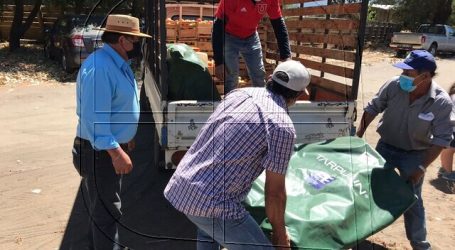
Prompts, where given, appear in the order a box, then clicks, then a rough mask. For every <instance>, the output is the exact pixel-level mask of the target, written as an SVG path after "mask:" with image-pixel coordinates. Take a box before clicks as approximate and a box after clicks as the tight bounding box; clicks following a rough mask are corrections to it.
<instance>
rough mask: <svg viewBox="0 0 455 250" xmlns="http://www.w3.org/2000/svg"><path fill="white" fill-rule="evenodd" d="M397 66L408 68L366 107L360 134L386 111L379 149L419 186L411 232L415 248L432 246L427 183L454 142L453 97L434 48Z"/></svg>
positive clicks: (408, 221)
mask: <svg viewBox="0 0 455 250" xmlns="http://www.w3.org/2000/svg"><path fill="white" fill-rule="evenodd" d="M394 66H395V67H397V68H399V69H402V70H403V72H402V73H401V75H400V76H399V77H394V78H392V79H391V80H389V81H387V82H386V83H385V84H384V86H382V87H381V89H380V90H379V92H378V93H377V94H376V96H375V97H373V99H372V100H371V101H370V102H369V103H368V105H367V106H366V107H365V112H364V113H363V116H362V120H361V122H360V126H359V130H358V132H357V135H358V136H359V137H362V136H363V134H364V133H365V130H366V128H367V127H368V125H369V124H370V123H371V122H372V121H373V119H374V118H375V117H376V116H377V115H378V114H379V113H382V112H384V115H383V116H382V119H381V121H380V122H379V124H378V128H377V132H378V133H379V135H380V136H381V138H380V139H379V142H378V145H377V147H376V150H377V151H378V152H379V153H380V154H381V155H382V157H384V159H385V160H386V164H385V167H386V168H397V169H398V170H399V172H400V175H401V177H402V178H403V179H405V180H407V181H409V182H411V183H412V184H413V187H414V192H415V194H416V195H417V197H418V200H417V202H416V203H415V204H414V205H412V207H411V208H409V209H408V210H407V211H406V212H405V213H404V224H405V229H406V236H407V237H408V240H409V241H410V244H411V246H412V249H414V250H429V249H431V245H430V242H428V240H427V229H426V225H425V209H424V207H423V200H422V184H423V178H424V176H425V172H426V169H427V168H428V166H429V165H430V164H431V162H433V161H434V160H435V159H436V157H438V155H439V153H440V152H441V150H442V149H443V148H445V147H448V146H449V144H450V141H451V140H452V123H451V114H452V100H451V99H450V97H449V95H448V94H447V93H446V92H445V91H444V90H443V89H442V88H441V87H439V86H438V84H436V82H434V81H433V77H434V75H435V71H436V62H435V59H434V57H433V56H432V55H431V54H430V53H429V52H428V51H425V50H415V51H412V52H411V53H410V54H409V56H408V57H407V58H406V60H404V62H401V63H397V64H395V65H394Z"/></svg>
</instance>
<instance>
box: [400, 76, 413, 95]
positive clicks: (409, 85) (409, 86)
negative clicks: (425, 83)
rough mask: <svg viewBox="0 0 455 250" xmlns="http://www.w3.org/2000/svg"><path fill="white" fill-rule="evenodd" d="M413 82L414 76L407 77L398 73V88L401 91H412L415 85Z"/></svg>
mask: <svg viewBox="0 0 455 250" xmlns="http://www.w3.org/2000/svg"><path fill="white" fill-rule="evenodd" d="M413 82H414V78H412V77H409V76H404V75H400V88H401V89H402V90H403V91H406V92H408V93H410V92H412V91H414V90H415V89H416V86H414V84H413Z"/></svg>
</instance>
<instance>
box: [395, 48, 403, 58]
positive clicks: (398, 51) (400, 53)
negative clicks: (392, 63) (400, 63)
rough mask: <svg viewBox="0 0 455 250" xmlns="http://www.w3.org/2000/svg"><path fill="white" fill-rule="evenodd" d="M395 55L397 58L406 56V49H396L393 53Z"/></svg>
mask: <svg viewBox="0 0 455 250" xmlns="http://www.w3.org/2000/svg"><path fill="white" fill-rule="evenodd" d="M395 56H396V57H398V58H403V57H405V56H406V50H397V52H396V53H395Z"/></svg>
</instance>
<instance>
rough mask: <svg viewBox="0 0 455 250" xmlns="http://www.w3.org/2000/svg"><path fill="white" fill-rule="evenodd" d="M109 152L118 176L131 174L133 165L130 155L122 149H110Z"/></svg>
mask: <svg viewBox="0 0 455 250" xmlns="http://www.w3.org/2000/svg"><path fill="white" fill-rule="evenodd" d="M107 152H108V153H109V155H110V156H111V159H112V165H114V169H115V173H116V174H119V175H120V174H128V173H129V172H131V170H132V169H133V163H132V162H131V159H130V157H129V156H128V154H126V153H125V151H123V149H122V148H121V147H118V148H115V149H109V150H108V151H107Z"/></svg>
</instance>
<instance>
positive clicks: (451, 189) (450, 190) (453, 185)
mask: <svg viewBox="0 0 455 250" xmlns="http://www.w3.org/2000/svg"><path fill="white" fill-rule="evenodd" d="M430 184H431V185H432V186H433V187H435V188H436V189H437V190H439V191H441V192H443V193H445V194H455V182H452V181H446V180H444V179H442V178H436V179H433V180H431V181H430Z"/></svg>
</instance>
